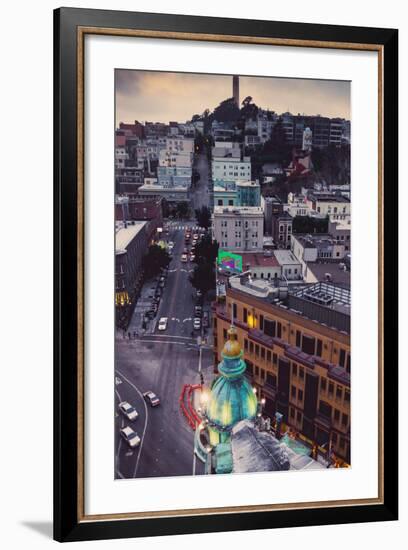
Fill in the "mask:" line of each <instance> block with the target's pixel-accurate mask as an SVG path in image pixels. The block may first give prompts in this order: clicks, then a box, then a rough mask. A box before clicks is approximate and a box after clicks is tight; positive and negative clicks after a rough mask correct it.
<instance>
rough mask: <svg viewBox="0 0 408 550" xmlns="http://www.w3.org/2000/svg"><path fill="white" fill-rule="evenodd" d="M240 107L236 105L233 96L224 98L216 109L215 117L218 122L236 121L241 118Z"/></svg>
mask: <svg viewBox="0 0 408 550" xmlns="http://www.w3.org/2000/svg"><path fill="white" fill-rule="evenodd" d="M239 114H240V112H239V107H238V106H237V105H236V103H235V100H234V98H233V97H229V98H228V99H224V101H221V103H220V104H219V105H218V106H217V107H216V108H215V109H214V113H213V116H214V119H215V120H217V121H218V122H236V121H237V120H238V118H239Z"/></svg>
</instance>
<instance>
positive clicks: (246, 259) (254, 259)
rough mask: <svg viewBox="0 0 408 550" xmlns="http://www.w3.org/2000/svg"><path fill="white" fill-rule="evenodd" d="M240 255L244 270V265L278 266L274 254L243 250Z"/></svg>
mask: <svg viewBox="0 0 408 550" xmlns="http://www.w3.org/2000/svg"><path fill="white" fill-rule="evenodd" d="M241 256H242V267H243V269H244V271H245V267H246V266H248V265H249V266H250V267H278V266H279V265H280V264H279V262H278V260H277V259H276V258H275V256H274V254H272V253H271V254H265V253H263V252H259V253H256V252H245V253H243V254H241Z"/></svg>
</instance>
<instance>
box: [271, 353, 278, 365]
mask: <svg viewBox="0 0 408 550" xmlns="http://www.w3.org/2000/svg"><path fill="white" fill-rule="evenodd" d="M272 362H273V364H274V365H276V364H277V362H278V356H277V355H276V353H274V354H273V356H272Z"/></svg>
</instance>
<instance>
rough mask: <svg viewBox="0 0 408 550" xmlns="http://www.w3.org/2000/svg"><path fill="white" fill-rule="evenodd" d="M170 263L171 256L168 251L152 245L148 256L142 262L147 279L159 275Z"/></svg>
mask: <svg viewBox="0 0 408 550" xmlns="http://www.w3.org/2000/svg"><path fill="white" fill-rule="evenodd" d="M169 263H170V256H169V254H168V253H167V251H166V250H165V249H164V248H162V247H161V246H158V245H157V244H152V245H150V246H149V248H148V250H147V254H146V255H145V257H144V258H143V260H142V267H143V270H144V273H145V276H146V278H147V279H150V278H151V277H154V276H155V275H157V274H158V273H159V272H160V270H161V269H162V268H165V267H167V266H168V265H169Z"/></svg>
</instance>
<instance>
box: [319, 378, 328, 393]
mask: <svg viewBox="0 0 408 550" xmlns="http://www.w3.org/2000/svg"><path fill="white" fill-rule="evenodd" d="M326 388H327V385H326V379H325V378H320V389H321V390H322V391H326Z"/></svg>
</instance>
